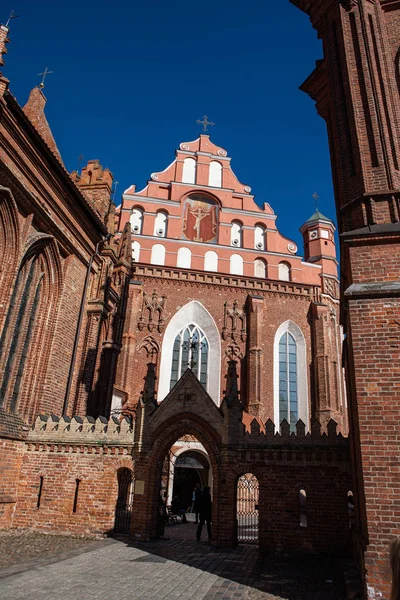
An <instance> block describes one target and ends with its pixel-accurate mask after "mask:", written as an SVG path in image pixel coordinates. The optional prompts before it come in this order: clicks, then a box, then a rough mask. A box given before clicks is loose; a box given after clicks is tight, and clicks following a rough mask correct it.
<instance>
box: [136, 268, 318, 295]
mask: <svg viewBox="0 0 400 600" xmlns="http://www.w3.org/2000/svg"><path fill="white" fill-rule="evenodd" d="M135 277H136V278H139V279H140V278H142V277H146V278H147V277H149V278H155V279H161V280H166V279H167V280H169V281H175V282H177V283H179V284H185V283H186V284H191V283H194V284H196V283H201V284H205V285H211V286H221V287H236V288H243V289H246V290H251V291H255V290H256V291H258V292H270V293H278V294H283V295H293V296H296V297H302V298H305V299H307V300H309V301H317V299H318V298H319V296H320V293H321V289H320V288H319V287H317V286H313V285H306V284H302V283H296V282H291V281H288V282H284V281H274V280H270V279H258V278H252V277H245V276H238V275H228V274H223V273H213V274H211V273H206V272H204V271H189V270H186V269H185V270H180V269H176V268H173V267H161V266H159V267H157V266H146V265H139V264H136V266H135Z"/></svg>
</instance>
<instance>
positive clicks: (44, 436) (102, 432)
mask: <svg viewBox="0 0 400 600" xmlns="http://www.w3.org/2000/svg"><path fill="white" fill-rule="evenodd" d="M30 442H40V443H44V444H47V443H48V444H73V445H74V444H78V445H84V446H93V445H94V446H131V445H132V444H133V424H132V420H131V419H128V418H127V417H123V418H122V419H121V420H120V419H118V418H117V417H111V418H110V419H106V418H105V417H98V418H97V419H95V418H94V417H88V416H86V417H72V418H71V417H67V416H65V415H64V416H62V417H58V416H57V415H53V414H52V415H43V414H41V415H38V417H37V418H36V421H35V423H34V425H33V427H32V429H31V430H30V432H29V434H28V438H27V443H28V444H29V443H30Z"/></svg>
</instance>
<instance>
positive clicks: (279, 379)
mask: <svg viewBox="0 0 400 600" xmlns="http://www.w3.org/2000/svg"><path fill="white" fill-rule="evenodd" d="M307 372H308V362H307V348H306V342H305V338H304V335H303V332H302V331H301V329H300V327H298V325H296V324H295V323H293V321H285V322H284V323H282V324H281V325H280V326H279V327H278V329H277V331H276V333H275V338H274V421H275V425H276V427H277V429H278V430H279V427H280V425H281V423H282V421H283V420H284V419H285V420H286V421H287V422H288V423H289V426H290V430H291V431H295V429H296V423H297V422H298V421H299V420H300V419H301V420H302V421H303V423H304V424H305V426H306V430H308V428H309V416H308V415H309V407H308V383H307Z"/></svg>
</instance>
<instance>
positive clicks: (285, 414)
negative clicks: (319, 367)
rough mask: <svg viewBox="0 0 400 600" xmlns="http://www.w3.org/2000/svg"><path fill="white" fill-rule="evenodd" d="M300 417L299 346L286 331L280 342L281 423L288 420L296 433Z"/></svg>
mask: <svg viewBox="0 0 400 600" xmlns="http://www.w3.org/2000/svg"><path fill="white" fill-rule="evenodd" d="M298 416H299V400H298V390H297V346H296V341H295V339H294V337H293V336H292V335H291V334H290V333H288V332H287V331H286V332H285V333H284V334H283V335H282V337H281V339H280V340H279V423H282V421H283V420H284V419H286V421H288V423H290V428H291V430H292V431H294V430H295V426H296V423H297V421H298Z"/></svg>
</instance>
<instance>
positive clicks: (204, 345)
mask: <svg viewBox="0 0 400 600" xmlns="http://www.w3.org/2000/svg"><path fill="white" fill-rule="evenodd" d="M208 349H209V347H208V341H207V338H206V336H205V334H204V332H203V331H202V330H201V329H200V327H198V326H197V325H195V324H193V323H192V324H191V325H188V326H187V327H185V328H184V329H182V331H180V332H179V333H178V335H177V336H176V338H175V342H174V347H173V351H172V366H171V381H170V389H172V388H173V387H174V385H175V384H176V382H177V381H179V379H180V378H181V377H182V375H183V373H184V372H185V371H186V369H191V371H192V372H193V373H194V374H195V375H196V377H197V379H198V380H199V381H200V383H201V384H202V385H203V386H204V388H205V389H207V370H208Z"/></svg>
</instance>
